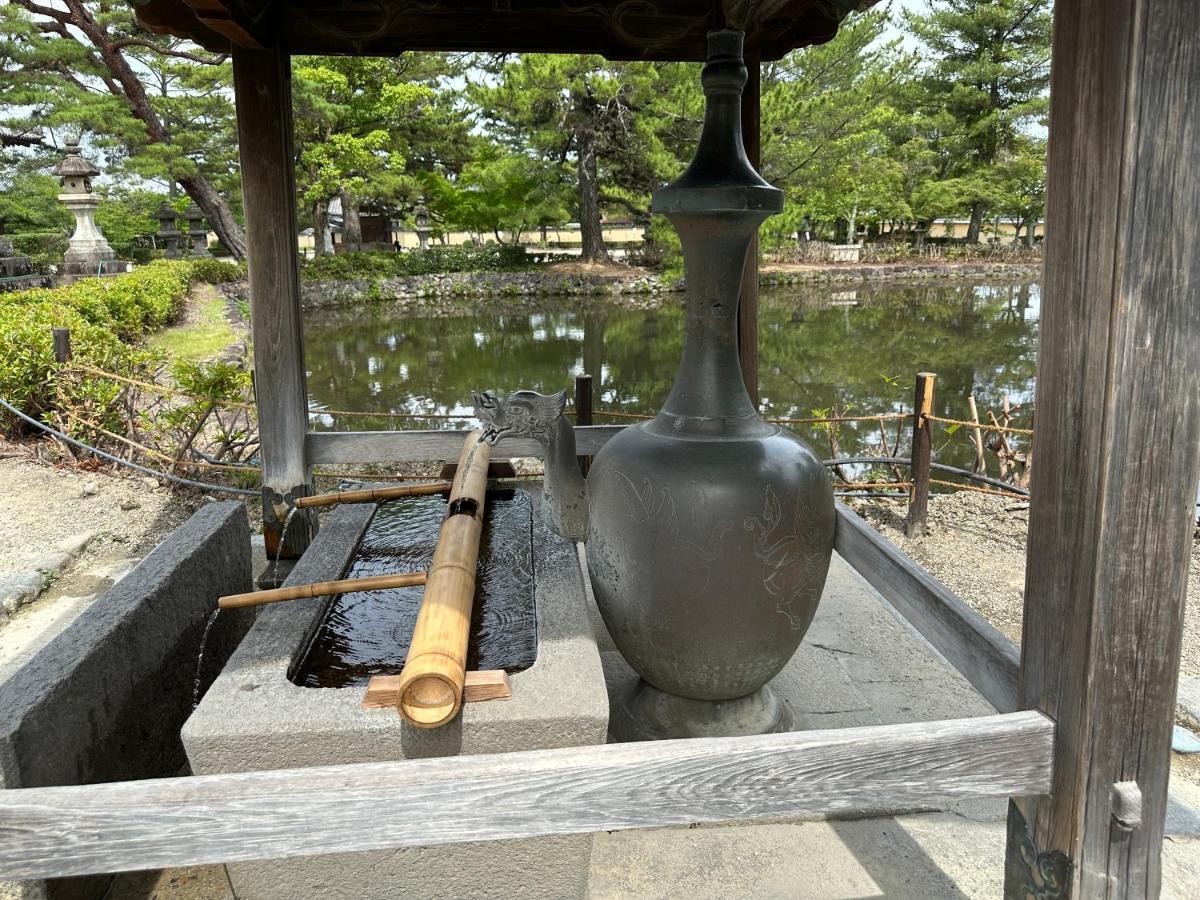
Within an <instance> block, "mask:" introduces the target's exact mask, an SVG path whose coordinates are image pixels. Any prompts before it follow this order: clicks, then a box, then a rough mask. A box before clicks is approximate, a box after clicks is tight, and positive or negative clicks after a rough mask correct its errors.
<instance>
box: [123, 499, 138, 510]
mask: <svg viewBox="0 0 1200 900" xmlns="http://www.w3.org/2000/svg"><path fill="white" fill-rule="evenodd" d="M120 506H121V509H123V510H125V511H126V512H129V510H131V509H141V508H142V504H140V503H138V502H137V501H136V500H122V501H121V503H120Z"/></svg>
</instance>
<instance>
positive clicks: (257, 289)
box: [233, 49, 314, 557]
mask: <svg viewBox="0 0 1200 900" xmlns="http://www.w3.org/2000/svg"><path fill="white" fill-rule="evenodd" d="M233 83H234V91H235V94H236V98H237V120H238V149H239V151H240V153H241V171H242V197H243V200H244V206H245V210H246V266H247V271H248V274H249V277H250V327H251V330H252V333H253V335H254V392H255V399H256V400H257V403H258V431H259V440H260V450H259V455H260V457H261V459H262V480H263V534H264V536H265V538H266V541H267V553H268V555H271V556H274V555H275V553H276V548H277V545H278V542H279V540H280V539H281V522H280V521H279V519H280V517H281V515H282V516H286V510H287V503H286V498H289V497H290V498H294V497H297V496H301V495H304V494H311V493H312V492H313V488H312V473H311V470H310V469H309V464H308V461H307V460H306V459H305V446H304V433H305V432H306V431H307V430H308V393H307V388H306V386H305V370H304V338H303V328H302V324H301V321H300V271H299V260H298V257H297V254H296V232H297V227H296V199H295V198H296V179H295V174H294V171H293V162H294V159H295V151H294V148H293V146H292V72H291V62H290V60H289V58H288V55H287V53H286V52H285V51H283V50H280V49H271V50H243V49H236V50H235V51H234V53H233ZM313 522H314V520H313V519H312V518H310V517H309V516H308V515H307V514H304V513H301V514H299V515H297V516H296V517H295V521H293V522H292V524H291V526H290V527H289V528H288V533H287V535H286V543H285V546H284V549H283V553H282V555H283V556H284V557H295V556H298V555H299V554H300V553H301V552H303V551H304V549H305V548H306V547H307V546H308V544H309V541H310V540H311V538H312V533H313Z"/></svg>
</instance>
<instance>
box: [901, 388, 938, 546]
mask: <svg viewBox="0 0 1200 900" xmlns="http://www.w3.org/2000/svg"><path fill="white" fill-rule="evenodd" d="M935 378H937V375H935V374H934V373H933V372H918V373H917V386H916V389H915V391H914V392H913V423H912V467H911V471H912V487H911V488H909V490H908V524H907V526H906V528H905V530H906V532H907V533H908V536H909V537H913V536H914V535H918V534H922V533H924V531H925V520H926V518H927V517H928V515H929V479H930V476H931V474H932V467H931V466H930V463H931V462H933V434H932V432H931V429H930V422H929V420H928V419H926V418H925V417H926V416H928V415H930V414H931V413H932V412H933V382H934V379H935Z"/></svg>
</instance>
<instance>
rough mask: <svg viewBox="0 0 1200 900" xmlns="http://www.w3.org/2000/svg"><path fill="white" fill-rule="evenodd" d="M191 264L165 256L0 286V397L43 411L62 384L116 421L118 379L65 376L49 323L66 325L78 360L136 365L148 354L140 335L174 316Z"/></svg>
mask: <svg viewBox="0 0 1200 900" xmlns="http://www.w3.org/2000/svg"><path fill="white" fill-rule="evenodd" d="M195 265H196V264H195V263H194V262H191V261H187V260H164V261H159V262H153V263H150V264H149V265H146V266H141V267H139V268H137V269H135V270H134V271H132V272H129V273H127V274H124V275H117V276H114V277H111V278H85V279H82V280H80V281H76V282H75V283H74V284H70V285H67V286H65V287H61V288H54V289H37V290H32V291H17V292H14V293H9V294H0V397H3V398H4V399H5V400H7V401H8V402H10V403H12V404H13V405H14V406H18V407H20V408H22V409H23V410H24V411H25V412H26V413H27V414H28V415H31V416H44V415H45V414H46V413H47V412H49V411H51V410H52V409H53V408H54V407H55V404H56V401H57V398H58V392H59V391H60V390H62V391H64V392H65V395H66V399H67V400H68V401H69V402H70V403H71V405H72V406H80V405H81V406H82V407H83V408H84V409H86V410H87V411H88V414H89V416H90V417H91V418H92V419H93V420H94V421H100V422H101V424H103V423H104V422H113V421H114V417H115V415H116V411H115V409H114V408H113V400H114V399H115V398H116V396H117V393H118V392H119V390H120V386H119V385H118V384H117V383H116V382H113V381H111V380H108V379H104V378H99V377H74V376H73V377H71V378H69V379H62V378H61V373H60V372H59V367H58V366H57V365H56V364H55V362H54V343H53V336H52V333H51V329H52V328H56V327H65V328H69V329H71V347H72V351H73V353H74V358H75V360H76V361H78V362H80V363H82V364H84V365H88V366H92V367H94V368H97V369H104V370H106V371H109V372H116V373H121V374H124V373H129V372H131V371H135V370H136V369H137V368H138V367H139V366H141V365H143V364H145V363H147V362H148V361H149V360H150V359H152V357H153V354H151V353H149V352H147V351H145V350H142V349H140V348H139V347H137V346H136V344H137V342H138V341H140V340H141V339H142V338H143V337H145V336H146V334H148V333H149V332H151V331H153V330H155V329H158V328H161V327H163V326H164V325H168V324H170V323H172V322H174V321H175V320H176V319H178V317H179V314H180V312H181V311H182V309H183V303H184V300H185V298H186V297H187V294H188V289H189V288H190V286H191V284H192V281H193V279H194V277H196V275H197V274H198V273H196V272H195V271H194V268H195ZM6 421H7V419H6ZM9 424H11V423H9Z"/></svg>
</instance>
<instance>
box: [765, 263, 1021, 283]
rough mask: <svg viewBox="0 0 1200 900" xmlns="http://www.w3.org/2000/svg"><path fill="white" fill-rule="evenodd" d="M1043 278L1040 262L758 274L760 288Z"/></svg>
mask: <svg viewBox="0 0 1200 900" xmlns="http://www.w3.org/2000/svg"><path fill="white" fill-rule="evenodd" d="M1041 275H1042V267H1041V265H1040V264H1038V263H1011V262H969V263H939V262H929V263H863V264H861V265H858V264H851V265H799V264H790V265H789V264H782V265H766V266H764V267H763V270H762V272H761V273H760V274H759V279H758V281H759V284H761V285H787V284H820V283H823V282H829V283H834V282H837V283H842V282H850V281H889V280H898V279H905V280H909V279H937V280H941V279H947V278H951V279H958V278H982V279H992V280H1001V279H1004V280H1009V281H1012V280H1021V281H1026V280H1034V279H1037V278H1040V277H1041Z"/></svg>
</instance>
